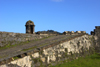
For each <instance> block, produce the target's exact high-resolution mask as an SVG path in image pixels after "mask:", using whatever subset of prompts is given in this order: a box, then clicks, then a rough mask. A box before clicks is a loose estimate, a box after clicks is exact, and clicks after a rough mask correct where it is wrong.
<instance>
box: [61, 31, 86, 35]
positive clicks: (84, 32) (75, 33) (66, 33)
mask: <svg viewBox="0 0 100 67" xmlns="http://www.w3.org/2000/svg"><path fill="white" fill-rule="evenodd" d="M78 34H87V33H86V31H76V32H74V31H64V32H63V35H78Z"/></svg>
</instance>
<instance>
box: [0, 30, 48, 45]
mask: <svg viewBox="0 0 100 67" xmlns="http://www.w3.org/2000/svg"><path fill="white" fill-rule="evenodd" d="M48 36H49V35H36V34H23V33H13V32H0V47H3V46H6V45H14V44H19V43H21V42H25V41H31V40H35V39H41V38H44V37H48Z"/></svg>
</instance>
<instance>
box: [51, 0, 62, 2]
mask: <svg viewBox="0 0 100 67" xmlns="http://www.w3.org/2000/svg"><path fill="white" fill-rule="evenodd" d="M51 1H54V2H62V1H63V0H51Z"/></svg>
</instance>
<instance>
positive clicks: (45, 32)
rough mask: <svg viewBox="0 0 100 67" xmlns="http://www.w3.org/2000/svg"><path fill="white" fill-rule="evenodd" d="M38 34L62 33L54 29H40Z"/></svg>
mask: <svg viewBox="0 0 100 67" xmlns="http://www.w3.org/2000/svg"><path fill="white" fill-rule="evenodd" d="M36 34H58V35H62V33H60V32H57V31H54V30H47V31H38V32H36Z"/></svg>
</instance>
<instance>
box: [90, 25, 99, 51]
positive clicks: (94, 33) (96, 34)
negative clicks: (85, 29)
mask: <svg viewBox="0 0 100 67" xmlns="http://www.w3.org/2000/svg"><path fill="white" fill-rule="evenodd" d="M91 35H94V38H95V43H96V46H95V47H96V51H97V52H99V53H100V26H95V29H94V31H91Z"/></svg>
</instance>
